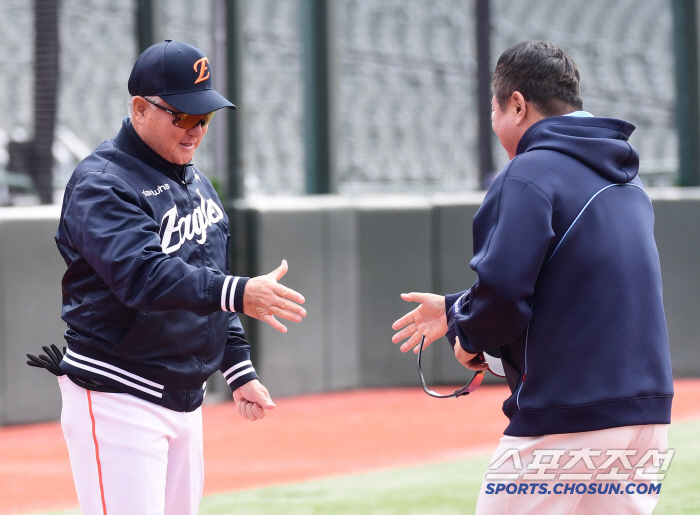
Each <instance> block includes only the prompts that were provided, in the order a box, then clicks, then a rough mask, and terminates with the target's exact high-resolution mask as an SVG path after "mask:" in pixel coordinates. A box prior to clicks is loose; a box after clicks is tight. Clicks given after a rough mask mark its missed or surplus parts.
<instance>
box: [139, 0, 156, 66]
mask: <svg viewBox="0 0 700 515" xmlns="http://www.w3.org/2000/svg"><path fill="white" fill-rule="evenodd" d="M153 20H154V17H153V0H138V2H137V3H136V41H137V43H138V47H139V53H141V52H143V51H144V50H146V49H147V48H148V47H149V46H151V45H152V44H154V43H155V30H154V26H153Z"/></svg>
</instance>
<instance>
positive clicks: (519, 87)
mask: <svg viewBox="0 0 700 515" xmlns="http://www.w3.org/2000/svg"><path fill="white" fill-rule="evenodd" d="M580 81H581V76H580V74H579V71H578V68H577V67H576V63H575V62H574V60H573V59H572V58H571V56H570V55H569V54H567V53H566V52H565V51H564V50H562V49H561V48H559V47H557V46H556V45H554V44H553V43H550V42H549V41H524V42H522V43H518V44H517V45H514V46H512V47H510V48H509V49H508V50H506V51H505V52H503V53H502V54H501V57H499V58H498V64H496V71H495V72H494V74H493V81H492V82H491V88H492V90H493V94H494V95H495V97H496V101H497V102H498V105H499V107H500V108H501V109H505V107H506V104H507V103H508V99H509V98H510V97H511V95H512V94H513V93H514V92H516V91H519V92H520V93H521V94H522V95H523V97H525V100H527V101H528V102H530V103H531V104H532V105H533V106H534V107H535V109H537V111H539V112H540V114H542V115H543V116H545V117H550V116H561V115H563V114H566V113H569V112H571V111H575V110H580V109H582V108H583V100H581V97H580V92H579V84H580Z"/></svg>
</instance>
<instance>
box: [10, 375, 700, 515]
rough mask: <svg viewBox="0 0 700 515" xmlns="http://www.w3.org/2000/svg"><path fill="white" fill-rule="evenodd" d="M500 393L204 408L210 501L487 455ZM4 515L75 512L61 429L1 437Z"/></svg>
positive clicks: (417, 393) (318, 398)
mask: <svg viewBox="0 0 700 515" xmlns="http://www.w3.org/2000/svg"><path fill="white" fill-rule="evenodd" d="M675 388H676V398H675V400H674V404H673V421H674V422H678V421H681V420H689V419H697V418H700V380H689V379H685V380H677V381H676V383H675ZM507 395H508V393H507V389H506V388H505V387H503V386H483V387H481V388H480V389H479V390H477V391H476V392H475V393H474V394H472V395H470V396H469V397H466V398H460V399H446V400H438V399H432V398H430V397H428V396H426V395H425V394H424V393H423V391H422V390H420V389H417V388H389V389H372V390H356V391H348V392H338V393H327V394H319V395H305V396H301V397H294V398H283V399H278V400H276V402H277V408H276V409H275V410H274V411H273V412H272V413H270V415H269V416H268V417H267V418H265V420H263V421H260V422H255V423H251V422H249V421H245V420H241V419H239V418H238V416H237V414H236V412H235V410H234V409H233V406H232V405H231V404H228V403H226V404H220V405H216V406H205V407H204V459H205V467H206V481H205V494H210V493H215V492H224V491H231V490H239V489H245V488H252V487H257V486H265V485H272V484H280V483H289V482H295V481H303V480H307V479H312V478H319V477H324V476H330V475H340V474H349V473H358V472H364V471H370V470H377V469H381V468H391V467H400V466H405V465H415V464H419V463H426V462H431V461H444V460H450V459H458V458H463V457H466V456H469V455H473V454H479V453H482V452H490V451H491V450H493V448H494V447H495V445H496V443H497V441H498V438H499V437H500V435H501V434H502V431H503V428H504V427H505V425H506V418H505V416H504V415H503V413H502V412H501V404H502V402H503V400H504V399H505V398H506V396H507ZM0 492H1V493H0V515H6V514H18V513H29V512H33V511H41V510H54V509H55V510H58V509H63V508H73V507H77V499H76V496H75V489H74V487H73V480H72V477H71V471H70V464H69V462H68V453H67V450H66V446H65V443H64V441H63V435H62V433H61V428H60V425H59V424H58V423H47V424H34V425H28V426H17V427H5V428H0Z"/></svg>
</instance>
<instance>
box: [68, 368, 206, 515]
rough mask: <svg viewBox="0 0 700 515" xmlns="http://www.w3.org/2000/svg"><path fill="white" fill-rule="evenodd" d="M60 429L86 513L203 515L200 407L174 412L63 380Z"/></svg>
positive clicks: (131, 397)
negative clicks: (200, 505)
mask: <svg viewBox="0 0 700 515" xmlns="http://www.w3.org/2000/svg"><path fill="white" fill-rule="evenodd" d="M58 382H59V385H60V387H61V396H62V398H63V409H62V412H61V427H62V428H63V434H64V437H65V439H66V444H67V445H68V454H69V456H70V463H71V469H72V470H73V479H74V481H75V489H76V491H77V494H78V502H79V503H80V509H81V511H82V513H83V514H84V515H108V514H109V515H123V514H126V513H128V514H129V515H196V513H197V508H198V507H199V503H200V501H201V498H202V489H203V485H204V457H203V443H202V411H201V408H199V409H197V410H195V411H193V412H190V413H180V412H176V411H172V410H169V409H166V408H163V407H161V406H158V405H156V404H153V403H151V402H148V401H144V400H142V399H139V398H137V397H134V396H132V395H128V394H123V393H102V392H93V391H88V390H85V389H84V388H81V387H79V386H77V385H76V384H74V383H73V382H72V381H71V380H70V379H68V377H66V376H61V377H59V378H58Z"/></svg>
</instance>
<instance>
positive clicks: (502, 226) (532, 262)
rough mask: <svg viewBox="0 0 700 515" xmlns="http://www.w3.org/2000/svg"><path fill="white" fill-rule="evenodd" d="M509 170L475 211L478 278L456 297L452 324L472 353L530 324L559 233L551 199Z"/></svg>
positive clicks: (497, 343)
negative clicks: (535, 296)
mask: <svg viewBox="0 0 700 515" xmlns="http://www.w3.org/2000/svg"><path fill="white" fill-rule="evenodd" d="M511 164H512V163H511ZM507 171H508V170H507V169H506V170H505V171H504V172H502V173H501V176H499V178H498V179H497V180H496V182H494V184H493V185H492V187H491V188H490V189H489V192H488V193H487V195H486V198H485V199H484V203H483V204H482V206H481V207H480V208H479V211H478V212H477V214H476V216H475V217H474V258H473V259H472V261H471V263H470V266H471V268H472V269H474V271H476V273H477V276H478V279H477V281H476V283H475V284H474V285H473V286H472V287H471V288H470V289H469V290H468V292H467V294H466V295H464V296H463V297H461V298H460V299H459V301H457V302H456V303H455V308H456V309H454V311H455V312H454V316H453V318H452V323H451V324H450V326H451V327H450V329H453V330H454V334H456V335H457V336H458V337H459V340H460V344H461V345H462V348H463V349H464V350H465V351H467V352H469V353H478V352H483V351H486V350H490V349H495V348H497V347H500V346H502V345H505V344H508V343H511V342H513V341H515V340H516V339H517V338H518V336H520V335H521V334H522V333H523V331H524V330H525V329H526V328H527V326H528V324H529V322H530V319H531V318H532V310H531V307H530V301H531V297H532V295H533V292H534V289H535V283H536V282H537V277H538V275H539V272H540V269H541V267H542V264H543V261H544V258H545V255H546V253H547V250H548V248H549V245H550V243H551V241H552V238H553V237H554V231H553V229H552V224H551V219H552V206H551V203H550V201H549V199H547V197H546V196H545V195H544V194H543V193H542V192H541V191H540V190H538V189H537V188H536V187H535V186H534V185H532V184H531V183H529V182H527V181H526V180H524V179H522V178H519V177H509V176H508V175H507ZM453 343H454V342H453Z"/></svg>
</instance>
